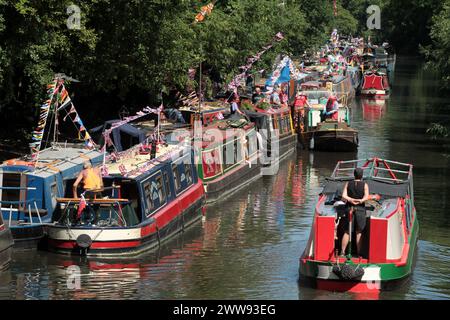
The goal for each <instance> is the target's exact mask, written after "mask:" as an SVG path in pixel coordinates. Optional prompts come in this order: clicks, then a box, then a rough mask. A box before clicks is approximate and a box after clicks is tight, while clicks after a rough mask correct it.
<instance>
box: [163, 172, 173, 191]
mask: <svg viewBox="0 0 450 320" xmlns="http://www.w3.org/2000/svg"><path fill="white" fill-rule="evenodd" d="M164 186H165V188H166V193H167V197H168V198H170V197H171V196H172V191H171V189H170V180H169V175H168V174H167V172H166V171H164Z"/></svg>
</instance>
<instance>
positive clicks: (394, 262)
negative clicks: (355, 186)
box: [299, 158, 419, 292]
mask: <svg viewBox="0 0 450 320" xmlns="http://www.w3.org/2000/svg"><path fill="white" fill-rule="evenodd" d="M355 168H361V169H362V170H363V173H364V175H363V181H365V182H366V183H367V185H368V186H369V193H370V194H371V196H370V200H369V201H367V202H366V203H365V207H364V208H359V209H361V210H362V211H361V212H360V213H362V214H363V216H364V214H365V217H366V218H365V219H366V220H365V222H366V226H365V227H364V229H363V230H362V233H361V241H362V242H361V247H360V252H358V253H357V254H355V252H356V245H355V242H356V234H355V232H354V230H353V229H354V223H355V221H354V220H355V219H353V217H349V215H351V213H350V212H349V210H348V207H347V206H346V204H345V202H343V201H342V192H343V189H344V186H345V183H347V182H349V181H352V175H353V171H354V169H355ZM359 209H358V210H359ZM313 219H314V220H313V224H312V229H311V233H310V237H309V240H308V243H307V246H306V248H305V251H304V252H303V254H302V256H301V258H300V268H299V271H300V282H301V283H304V284H312V285H313V286H315V287H316V288H318V289H323V290H331V291H348V292H379V291H380V290H384V289H390V288H392V287H393V286H395V285H397V284H399V283H401V282H402V280H404V279H406V278H407V277H408V276H409V275H410V274H411V272H412V268H413V261H414V253H415V249H416V243H417V238H418V231H419V223H418V220H417V214H416V210H415V207H414V190H413V166H412V165H411V164H406V163H400V162H395V161H388V160H384V159H379V158H372V159H367V160H352V161H341V162H338V164H337V166H336V167H335V169H334V172H333V174H332V176H331V177H330V178H329V179H327V181H326V183H325V186H324V188H323V190H322V192H321V194H320V196H319V200H318V203H317V205H316V208H315V214H314V218H313ZM346 230H348V234H349V239H350V242H349V245H348V246H347V248H346V252H341V253H340V254H339V251H340V250H341V242H342V237H343V235H344V232H346Z"/></svg>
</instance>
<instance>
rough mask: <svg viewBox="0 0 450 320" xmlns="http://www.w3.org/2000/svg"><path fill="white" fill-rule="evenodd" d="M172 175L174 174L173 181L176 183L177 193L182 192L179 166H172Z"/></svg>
mask: <svg viewBox="0 0 450 320" xmlns="http://www.w3.org/2000/svg"><path fill="white" fill-rule="evenodd" d="M172 173H173V179H174V183H175V192H176V193H178V192H180V189H181V179H180V172H179V171H178V166H177V165H176V164H175V163H174V164H172Z"/></svg>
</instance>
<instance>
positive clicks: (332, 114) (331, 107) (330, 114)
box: [323, 95, 339, 120]
mask: <svg viewBox="0 0 450 320" xmlns="http://www.w3.org/2000/svg"><path fill="white" fill-rule="evenodd" d="M323 114H324V116H325V119H332V120H339V102H338V101H337V98H336V96H334V95H331V96H330V97H329V98H328V101H327V104H326V105H325V108H324V110H323Z"/></svg>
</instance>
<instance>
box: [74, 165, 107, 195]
mask: <svg viewBox="0 0 450 320" xmlns="http://www.w3.org/2000/svg"><path fill="white" fill-rule="evenodd" d="M82 180H83V189H84V192H86V191H100V190H101V189H102V188H103V179H102V173H101V171H100V168H99V167H97V168H93V167H92V164H91V162H90V161H86V162H85V163H84V170H83V171H81V172H80V174H79V175H78V178H77V180H75V182H74V184H73V197H74V198H75V199H78V194H77V189H78V185H79V184H80V182H81V181H82Z"/></svg>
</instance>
